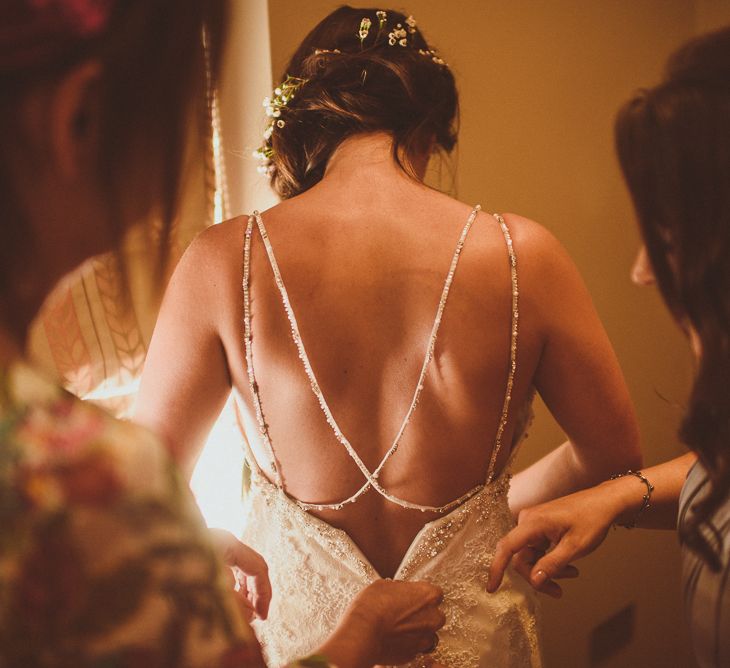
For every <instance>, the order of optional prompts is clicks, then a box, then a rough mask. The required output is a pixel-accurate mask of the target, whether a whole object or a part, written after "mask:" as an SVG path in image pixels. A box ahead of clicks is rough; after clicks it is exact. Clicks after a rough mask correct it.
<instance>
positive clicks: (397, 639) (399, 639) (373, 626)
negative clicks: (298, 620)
mask: <svg viewBox="0 0 730 668" xmlns="http://www.w3.org/2000/svg"><path fill="white" fill-rule="evenodd" d="M442 601H443V593H442V591H441V589H440V588H439V587H437V586H435V585H432V584H429V583H426V582H401V581H391V580H377V581H376V582H373V583H372V584H371V585H369V586H368V587H366V588H365V589H363V590H362V591H361V592H360V593H359V594H358V595H357V596H356V597H355V599H354V600H353V602H352V603H351V604H350V606H349V608H348V609H347V611H346V612H345V614H344V616H343V618H342V620H341V621H340V624H339V626H338V628H337V630H336V631H335V633H334V634H333V636H332V637H331V638H330V640H329V641H328V642H327V643H326V644H325V646H324V647H323V648H322V650H321V652H322V653H323V654H324V655H325V656H327V657H328V659H329V660H330V661H332V662H333V663H335V664H337V665H347V666H372V665H374V664H386V665H399V664H402V663H408V662H409V661H411V660H412V659H413V658H414V657H415V656H416V655H417V654H423V653H428V652H432V651H433V650H434V649H436V646H437V645H438V635H437V634H436V632H437V631H438V630H439V629H440V628H441V627H442V626H443V625H444V622H445V621H446V619H445V617H444V614H443V612H441V610H439V605H440V604H441V602H442ZM434 665H436V664H434Z"/></svg>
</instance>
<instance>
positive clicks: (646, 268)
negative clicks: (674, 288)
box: [631, 244, 702, 358]
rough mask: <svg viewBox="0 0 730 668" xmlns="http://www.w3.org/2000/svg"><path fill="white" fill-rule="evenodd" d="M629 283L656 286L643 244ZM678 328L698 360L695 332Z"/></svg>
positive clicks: (700, 348)
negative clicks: (683, 333) (683, 332)
mask: <svg viewBox="0 0 730 668" xmlns="http://www.w3.org/2000/svg"><path fill="white" fill-rule="evenodd" d="M631 281H632V283H634V285H638V286H640V287H646V286H648V285H656V276H654V270H653V269H652V266H651V261H650V260H649V254H648V253H647V252H646V246H645V245H644V244H641V246H640V247H639V252H638V253H637V254H636V259H635V260H634V264H633V266H632V267H631ZM680 326H681V328H682V329H683V330H684V331H685V333H686V334H687V336H688V337H689V343H690V347H691V348H692V352H693V353H694V354H695V357H697V358H699V357H700V353H701V351H702V346H701V344H700V339H699V337H698V336H697V332H696V331H695V330H694V329H693V328H692V327H691V326H690V325H689V324H681V325H680Z"/></svg>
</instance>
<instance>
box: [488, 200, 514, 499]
mask: <svg viewBox="0 0 730 668" xmlns="http://www.w3.org/2000/svg"><path fill="white" fill-rule="evenodd" d="M492 215H493V216H494V218H495V219H496V220H497V222H498V223H499V226H500V228H502V234H503V235H504V240H505V242H506V244H507V254H508V255H509V268H510V278H511V281H512V323H511V326H510V344H509V372H508V374H507V389H506V390H505V393H504V402H503V403H502V414H501V415H500V417H499V426H498V427H497V436H496V437H495V439H494V448H493V449H492V456H491V458H490V460H489V468H488V469H487V485H488V484H489V483H490V482H492V480H493V479H494V467H495V465H496V463H497V455H498V454H499V451H500V450H501V449H502V435H503V434H504V429H505V427H506V426H507V420H508V418H509V405H510V402H511V401H512V388H513V387H514V384H515V372H516V371H517V330H518V327H517V325H518V321H519V319H520V309H519V296H520V290H519V285H518V284H517V255H516V254H515V249H514V246H513V245H512V235H511V234H510V231H509V228H508V227H507V223H505V222H504V218H502V216H500V215H499V214H498V213H495V214H492Z"/></svg>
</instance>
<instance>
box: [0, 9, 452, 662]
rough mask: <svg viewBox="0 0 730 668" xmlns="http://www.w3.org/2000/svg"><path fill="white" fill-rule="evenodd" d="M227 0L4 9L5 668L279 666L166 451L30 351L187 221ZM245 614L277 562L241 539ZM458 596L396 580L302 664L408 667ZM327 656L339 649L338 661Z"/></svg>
mask: <svg viewBox="0 0 730 668" xmlns="http://www.w3.org/2000/svg"><path fill="white" fill-rule="evenodd" d="M225 9H226V7H225V3H224V2H216V1H210V2H185V3H177V2H169V1H163V0H127V1H125V2H114V1H113V0H108V1H103V0H96V1H95V0H75V1H72V0H66V1H64V0H25V1H21V0H9V1H6V2H3V3H2V5H0V135H1V136H0V147H1V148H0V150H1V151H2V160H0V217H1V219H2V223H1V225H0V666H2V668H8V667H10V666H23V668H32V667H36V666H39V667H40V666H59V667H60V666H69V667H70V666H74V667H85V666H99V667H101V666H145V667H151V666H226V667H228V666H261V665H263V660H262V657H261V651H260V647H259V645H258V642H257V641H256V639H255V637H254V635H253V633H252V631H251V629H250V627H249V626H248V623H247V621H245V619H244V611H243V610H241V607H240V606H239V605H237V601H236V598H235V596H234V594H233V593H232V592H231V591H229V589H230V587H229V584H228V582H227V579H226V578H225V577H224V574H225V573H226V570H225V569H223V568H222V567H221V566H220V564H219V561H218V558H217V556H216V553H215V550H214V549H213V547H212V546H211V544H210V543H209V536H208V534H207V531H206V529H205V527H204V526H203V524H202V520H201V518H200V516H199V514H198V513H197V510H196V508H195V505H194V503H193V501H192V499H191V496H190V493H189V490H188V489H187V486H186V484H185V483H184V482H183V478H182V477H181V476H179V475H178V472H177V470H176V468H175V466H174V465H173V463H172V462H171V461H170V460H169V459H168V456H167V454H166V449H165V448H163V447H162V446H161V444H160V443H159V442H158V441H157V440H156V439H155V438H154V437H153V436H152V435H151V434H149V433H148V432H147V431H145V430H144V429H142V428H140V427H137V426H134V425H132V424H129V423H123V422H119V421H117V420H115V419H113V418H112V417H110V416H109V415H107V414H105V413H104V412H103V411H101V410H100V409H98V408H97V407H95V406H93V405H90V404H87V403H84V402H82V401H80V400H78V399H77V398H75V397H73V396H71V395H70V394H68V393H66V392H64V390H62V389H61V388H60V387H58V386H57V385H56V384H54V383H53V382H52V381H50V380H48V379H46V378H44V377H43V375H42V374H40V373H38V372H37V371H36V370H34V369H33V368H31V366H30V365H29V364H28V363H27V362H26V361H25V360H24V353H23V350H24V346H25V344H26V338H27V332H28V327H29V324H30V322H31V320H32V318H33V317H34V315H35V314H36V312H37V311H38V309H39V308H40V306H41V304H42V302H43V300H44V298H45V296H46V295H47V294H48V292H49V291H50V290H51V288H52V287H53V286H54V284H55V283H56V282H57V281H58V280H59V279H60V278H61V277H62V276H63V275H64V274H66V273H67V272H68V271H70V270H71V269H73V268H74V267H75V266H76V265H78V264H79V263H80V262H82V261H83V260H85V259H86V258H88V257H89V256H91V255H93V254H97V253H102V252H105V251H110V250H112V251H117V252H118V251H119V248H120V245H121V242H122V239H123V237H124V234H125V233H126V231H127V230H128V229H129V228H130V226H131V225H132V224H134V223H138V222H140V221H144V220H151V219H155V220H158V221H162V222H161V224H160V225H158V226H157V227H156V229H155V230H152V229H150V230H149V232H150V235H151V238H152V236H153V235H154V236H155V242H154V245H155V246H159V247H160V249H161V250H160V257H162V256H163V255H164V251H165V249H166V240H167V238H168V233H169V228H170V222H171V221H172V220H173V218H174V216H175V211H176V206H177V201H178V195H179V188H180V180H181V173H182V156H183V154H184V145H185V138H186V137H188V136H189V135H188V131H189V127H190V126H189V124H190V123H193V122H195V118H196V114H198V113H199V112H200V109H201V104H202V105H204V104H205V92H206V87H205V81H206V72H205V69H206V68H205V63H206V53H205V50H204V48H203V40H202V35H203V29H204V27H205V30H206V31H207V37H208V39H207V40H206V42H207V44H208V48H209V52H208V54H207V55H208V56H209V58H210V60H209V65H210V69H211V74H212V75H213V78H215V72H216V71H217V68H218V61H219V54H220V46H221V40H222V35H223V26H224V22H225V13H226V12H225ZM220 542H222V543H224V547H223V551H224V552H225V553H226V554H225V557H226V558H227V560H228V561H229V562H230V563H231V564H232V565H235V566H237V567H238V569H239V573H240V578H239V585H240V587H241V589H242V590H243V595H242V598H245V599H246V600H245V605H244V606H243V607H244V608H249V607H250V608H252V609H253V610H254V611H255V613H256V614H257V615H258V616H260V617H262V618H265V617H266V615H267V610H268V606H269V601H270V599H271V591H270V585H269V581H268V577H267V573H266V565H265V563H264V562H263V560H262V559H261V557H260V556H259V555H258V554H256V553H255V552H253V551H252V550H250V549H248V548H246V547H245V546H243V545H241V544H239V543H237V542H232V541H231V539H230V538H226V537H222V538H221V540H220ZM439 600H440V592H439V590H438V588H437V587H434V586H432V585H428V584H425V583H415V584H412V585H411V584H405V583H392V582H385V581H378V582H376V583H374V584H373V585H372V586H371V587H369V588H367V589H365V590H364V591H362V592H361V593H360V595H359V596H358V598H357V599H356V600H355V601H354V602H353V605H351V606H350V607H349V608H348V610H347V612H346V613H345V615H344V616H342V618H341V621H340V624H339V625H338V627H337V629H336V630H335V632H334V633H333V634H332V635H331V636H330V637H329V638H328V639H327V641H326V642H325V643H323V644H322V645H321V646H320V648H319V649H318V652H317V655H316V656H310V657H307V658H304V659H301V660H300V661H297V662H295V663H296V664H299V665H306V666H319V665H327V664H328V662H329V661H332V662H333V663H337V664H339V665H341V666H369V665H373V664H375V663H399V662H402V661H405V660H408V659H410V658H411V657H412V656H414V655H415V654H416V653H417V652H419V651H423V650H424V649H427V648H428V647H429V646H431V645H433V638H434V634H435V631H436V630H437V629H438V627H439V626H440V625H441V624H442V623H443V616H442V615H441V613H440V612H439V611H438V608H437V605H438V602H439ZM325 657H326V658H325Z"/></svg>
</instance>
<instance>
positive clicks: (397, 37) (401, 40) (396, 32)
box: [388, 23, 408, 46]
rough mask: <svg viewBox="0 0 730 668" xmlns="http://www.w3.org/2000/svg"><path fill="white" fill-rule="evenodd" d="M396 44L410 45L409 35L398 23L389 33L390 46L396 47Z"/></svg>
mask: <svg viewBox="0 0 730 668" xmlns="http://www.w3.org/2000/svg"><path fill="white" fill-rule="evenodd" d="M396 43H398V44H400V45H401V46H407V45H408V33H407V32H406V29H405V28H404V27H403V25H402V24H400V23H398V24H397V25H396V26H395V28H393V30H391V31H390V32H389V33H388V44H390V46H395V45H396Z"/></svg>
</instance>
